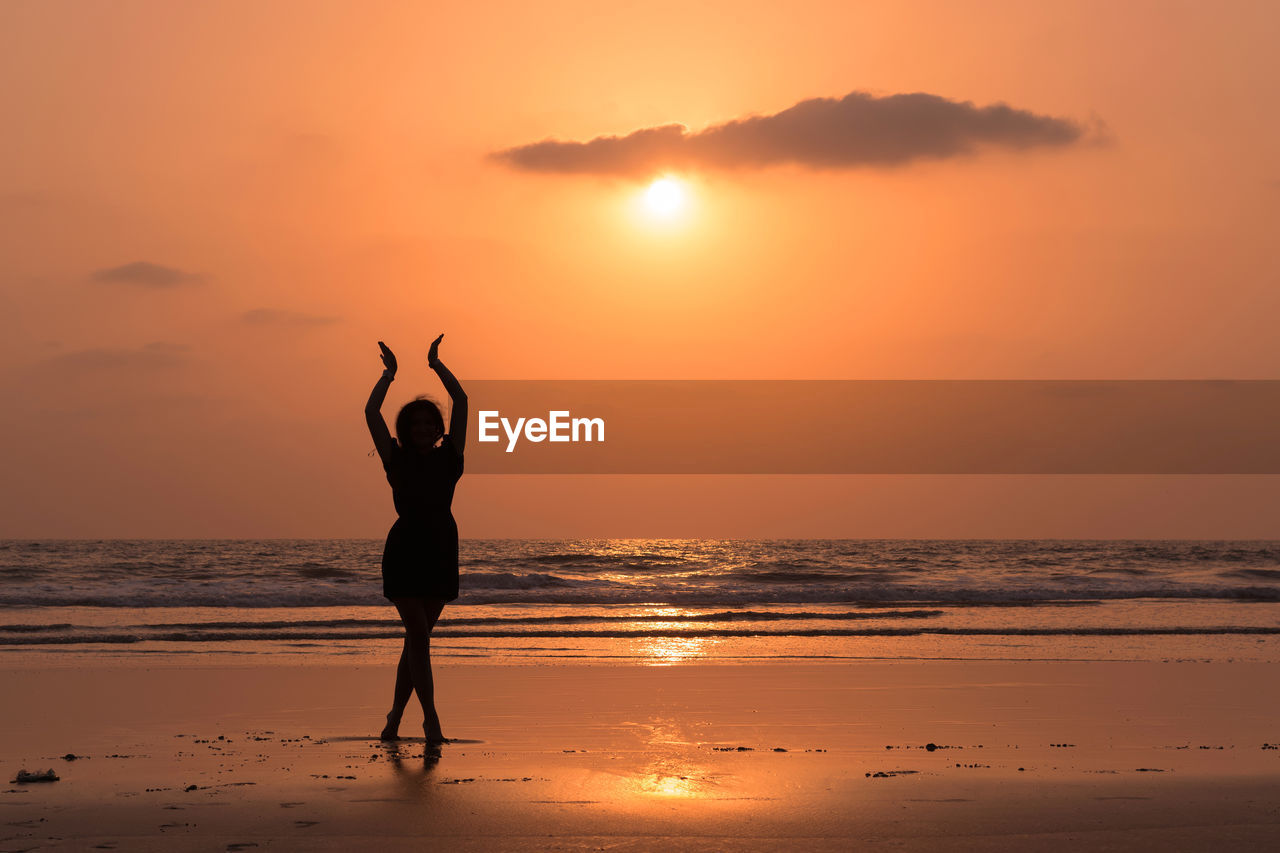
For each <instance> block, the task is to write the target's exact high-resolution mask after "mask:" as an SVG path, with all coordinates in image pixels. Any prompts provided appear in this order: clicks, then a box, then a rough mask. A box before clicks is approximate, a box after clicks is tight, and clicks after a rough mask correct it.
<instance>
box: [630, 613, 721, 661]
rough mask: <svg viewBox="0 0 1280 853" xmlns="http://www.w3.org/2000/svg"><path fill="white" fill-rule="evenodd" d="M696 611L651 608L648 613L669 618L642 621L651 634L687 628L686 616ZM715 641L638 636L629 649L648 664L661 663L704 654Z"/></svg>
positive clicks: (716, 642)
mask: <svg viewBox="0 0 1280 853" xmlns="http://www.w3.org/2000/svg"><path fill="white" fill-rule="evenodd" d="M697 612H698V611H693V610H686V609H683V608H679V607H655V608H652V609H651V610H649V611H648V614H649V615H651V616H665V617H668V618H670V619H671V621H670V622H645V623H642V624H643V625H644V627H645V628H648V629H650V630H652V631H654V632H655V633H656V632H659V631H680V630H682V629H687V628H689V623H688V622H687V621H684V620H685V619H686V617H688V616H691V615H696V613H697ZM718 643H719V640H718V639H717V638H715V637H697V636H693V637H640V638H637V639H635V640H634V641H633V643H632V650H633V652H634V653H635V654H636V656H638V657H640V658H642V659H644V662H645V663H647V664H649V665H650V666H665V665H667V664H673V663H680V662H681V661H687V660H696V659H698V658H702V657H705V656H706V655H707V654H708V652H710V651H711V649H712V648H713V647H714V646H716V645H717V644H718Z"/></svg>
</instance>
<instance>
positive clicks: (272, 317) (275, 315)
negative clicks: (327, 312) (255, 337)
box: [240, 308, 338, 327]
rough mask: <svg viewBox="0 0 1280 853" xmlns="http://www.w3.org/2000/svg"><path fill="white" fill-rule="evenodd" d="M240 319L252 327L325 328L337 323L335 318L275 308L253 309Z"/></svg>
mask: <svg viewBox="0 0 1280 853" xmlns="http://www.w3.org/2000/svg"><path fill="white" fill-rule="evenodd" d="M240 319H242V320H244V321H245V322H246V323H249V324H251V325H254V326H293V327H308V326H327V325H329V324H330V323H336V322H338V318H337V317H322V316H320V315H318V314H303V313H302V312H300V311H282V310H278V309H275V308H255V309H253V310H252V311H246V312H244V313H243V314H241V315H240Z"/></svg>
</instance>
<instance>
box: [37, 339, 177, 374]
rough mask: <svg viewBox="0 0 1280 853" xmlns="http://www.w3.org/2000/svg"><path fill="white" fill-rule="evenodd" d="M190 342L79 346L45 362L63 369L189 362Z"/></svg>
mask: <svg viewBox="0 0 1280 853" xmlns="http://www.w3.org/2000/svg"><path fill="white" fill-rule="evenodd" d="M189 349H190V347H188V346H187V345H186V344H174V343H168V342H166V341H154V342H152V343H149V344H146V345H144V346H142V347H138V348H136V349H129V348H123V347H96V348H93V349H83V350H76V351H75V352H69V353H64V354H62V355H57V356H54V357H53V358H50V359H47V360H45V362H44V364H45V365H48V366H49V367H53V368H55V369H60V370H99V369H112V368H121V367H123V368H139V367H140V368H145V369H153V368H168V367H177V366H179V365H182V364H184V363H186V360H187V357H186V353H187V350H189Z"/></svg>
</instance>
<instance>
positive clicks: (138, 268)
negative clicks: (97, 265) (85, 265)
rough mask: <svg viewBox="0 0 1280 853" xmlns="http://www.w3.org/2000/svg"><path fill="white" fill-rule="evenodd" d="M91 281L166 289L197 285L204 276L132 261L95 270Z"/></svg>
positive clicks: (148, 262) (145, 262)
mask: <svg viewBox="0 0 1280 853" xmlns="http://www.w3.org/2000/svg"><path fill="white" fill-rule="evenodd" d="M93 280H94V281H105V282H113V283H122V284H140V285H143V286H145V287H155V288H167V287H174V286H176V285H179V284H198V283H200V282H202V281H204V276H202V275H199V274H197V273H189V272H183V271H182V270H180V269H175V268H174V267H166V266H163V265H161V264H153V263H151V262H150V261H134V262H133V263H131V264H124V265H123V266H118V267H110V268H108V269H101V270H97V271H95V272H94V273H93Z"/></svg>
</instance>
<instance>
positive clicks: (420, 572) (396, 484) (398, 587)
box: [364, 335, 467, 743]
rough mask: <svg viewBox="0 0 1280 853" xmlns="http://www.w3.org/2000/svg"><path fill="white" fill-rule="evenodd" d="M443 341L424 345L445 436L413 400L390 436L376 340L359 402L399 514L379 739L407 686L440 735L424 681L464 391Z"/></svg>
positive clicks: (441, 591) (454, 580)
mask: <svg viewBox="0 0 1280 853" xmlns="http://www.w3.org/2000/svg"><path fill="white" fill-rule="evenodd" d="M443 338H444V335H441V336H440V337H438V338H436V339H435V341H434V342H433V343H432V344H431V351H430V353H429V354H428V355H427V364H428V365H429V366H430V367H431V369H432V370H434V371H435V372H436V373H437V374H438V375H439V376H440V381H441V382H443V383H444V387H445V390H447V391H448V392H449V398H450V399H451V400H452V402H453V405H452V406H451V409H450V415H449V431H448V432H447V433H446V432H445V431H444V416H443V415H442V414H441V413H440V409H439V407H438V406H436V404H435V403H434V402H432V401H431V400H428V399H427V398H425V397H419V398H417V399H416V400H414V401H412V402H410V403H406V404H405V406H404V408H402V409H401V410H400V414H398V415H396V438H394V439H393V438H392V437H391V433H390V432H388V431H387V424H386V422H385V421H383V419H382V401H383V399H385V398H386V396H387V388H388V387H390V385H391V380H392V379H394V378H395V375H396V357H395V355H394V354H393V353H392V352H391V350H389V349H387V346H386V344H384V343H382V341H378V346H379V347H380V348H381V349H382V363H383V364H384V365H386V370H384V371H382V378H380V379H379V380H378V384H377V385H375V386H373V393H372V394H370V395H369V402H368V403H366V404H365V407H364V417H365V421H366V422H367V423H368V424H369V432H370V433H372V434H373V443H374V446H375V447H377V449H378V456H379V457H381V459H382V467H383V468H384V469H385V470H386V472H387V481H388V482H389V483H390V484H391V496H392V499H393V501H394V502H395V507H396V514H397V515H399V518H397V519H396V522H395V524H393V525H392V526H391V531H390V532H389V533H388V534H387V544H386V546H385V548H384V549H383V551H382V594H383V595H385V596H386V597H387V598H389V599H391V603H392V604H394V605H395V606H396V610H398V611H399V612H400V620H401V621H402V622H403V623H404V631H405V637H404V648H403V649H402V650H401V652H400V665H399V666H398V667H397V668H396V689H395V698H394V699H393V700H392V703H391V712H390V713H388V714H387V725H386V728H384V729H383V730H382V739H383V740H398V739H399V731H400V717H401V715H402V714H403V713H404V709H405V706H406V705H408V704H409V697H410V696H411V695H412V694H413V693H414V691H417V693H418V702H419V703H421V705H422V719H423V722H422V728H423V732H424V733H425V734H426V736H427V742H428V743H443V742H445V740H446V738H445V736H444V734H443V732H441V730H440V717H439V716H438V715H437V714H436V706H435V694H434V690H433V685H432V682H431V629H432V628H434V627H435V624H436V620H437V619H439V618H440V611H441V610H443V609H444V606H445V604H446V603H447V602H450V601H453V600H454V599H455V598H457V597H458V525H457V524H456V523H455V522H454V520H453V512H452V510H451V508H450V505H451V504H452V502H453V489H454V486H455V485H457V482H458V478H459V477H461V476H462V447H463V444H464V442H465V441H466V438H467V395H466V394H465V393H463V390H462V386H461V385H459V384H458V380H457V379H455V378H454V376H453V374H452V373H450V372H449V369H448V368H447V367H445V366H444V363H443V362H441V361H440V358H439V356H438V351H439V347H440V341H441V340H443Z"/></svg>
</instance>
